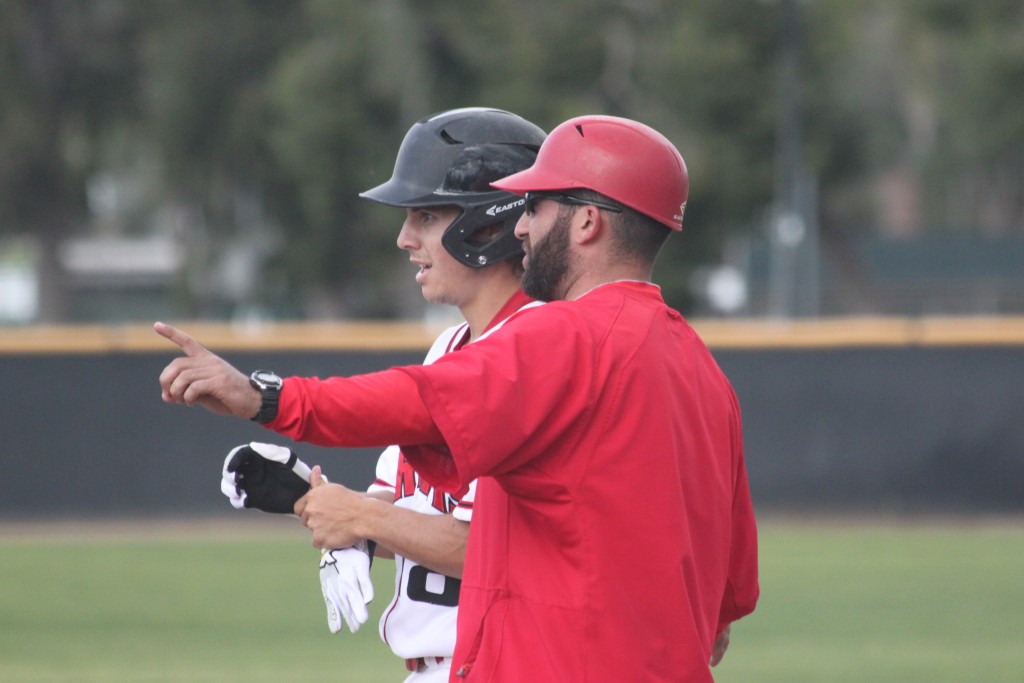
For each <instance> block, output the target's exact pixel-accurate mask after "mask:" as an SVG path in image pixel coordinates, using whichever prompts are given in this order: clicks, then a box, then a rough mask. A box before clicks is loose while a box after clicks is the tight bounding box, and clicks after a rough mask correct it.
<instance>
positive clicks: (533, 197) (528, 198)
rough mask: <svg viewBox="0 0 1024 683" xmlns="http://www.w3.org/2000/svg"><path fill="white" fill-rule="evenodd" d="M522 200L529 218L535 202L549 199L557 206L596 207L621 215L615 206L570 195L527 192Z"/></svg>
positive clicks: (535, 206)
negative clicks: (556, 203)
mask: <svg viewBox="0 0 1024 683" xmlns="http://www.w3.org/2000/svg"><path fill="white" fill-rule="evenodd" d="M523 199H524V200H525V207H526V213H527V215H530V216H532V215H533V213H534V210H535V209H536V208H537V202H539V201H541V200H543V199H550V200H551V201H553V202H558V203H559V204H572V205H574V206H596V207H597V208H599V209H604V210H605V211H611V212H613V213H622V207H621V206H615V205H614V204H608V203H607V202H597V201H594V200H592V199H582V198H580V197H573V196H572V195H571V194H562V193H561V192H527V193H526V195H525V196H524V197H523Z"/></svg>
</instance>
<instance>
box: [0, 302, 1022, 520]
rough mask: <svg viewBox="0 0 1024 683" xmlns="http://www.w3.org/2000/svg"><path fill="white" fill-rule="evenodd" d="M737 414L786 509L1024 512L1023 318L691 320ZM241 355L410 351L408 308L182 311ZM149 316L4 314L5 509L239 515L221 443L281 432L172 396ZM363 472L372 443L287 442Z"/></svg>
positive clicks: (337, 467)
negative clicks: (224, 474)
mask: <svg viewBox="0 0 1024 683" xmlns="http://www.w3.org/2000/svg"><path fill="white" fill-rule="evenodd" d="M694 326H695V327H696V328H697V329H698V331H700V332H701V334H702V336H704V338H705V340H706V341H707V342H708V344H709V346H711V348H712V351H713V352H714V355H715V357H716V358H717V359H718V361H719V363H720V364H721V366H722V367H723V369H724V370H725V372H726V374H727V375H728V376H729V377H730V379H731V380H732V382H733V385H734V386H735V388H736V392H737V394H738V395H739V398H740V403H741V406H742V409H743V413H744V437H745V441H746V452H747V463H748V469H749V472H750V479H751V488H752V490H753V494H754V498H755V504H756V505H757V506H758V508H759V509H760V510H764V511H781V512H787V511H788V512H802V511H814V512H880V513H892V512H950V513H963V512H978V513H988V512H1021V511H1024V494H1022V493H1021V492H1022V491H1024V419H1022V416H1021V413H1022V412H1024V319H1006V318H1000V319H983V318H976V319H962V318H961V319H937V318H936V319H912V320H910V319H842V320H823V321H815V322H806V323H793V322H786V323H783V322H765V321H743V322H724V321H694ZM183 327H184V328H185V329H187V330H189V331H190V332H194V333H195V334H196V336H197V337H198V338H200V339H201V340H202V341H204V343H206V344H207V345H208V346H209V347H211V348H213V349H214V350H215V351H217V352H218V353H220V354H221V355H223V356H225V357H226V358H227V359H228V360H229V361H231V362H232V363H233V364H235V365H236V366H238V367H239V368H243V369H246V370H250V369H255V368H257V367H261V368H269V369H272V370H275V371H277V372H278V373H280V374H284V375H319V376H327V375H331V374H342V375H345V374H354V373H359V372H366V371H372V370H377V369H382V368H385V367H388V366H391V365H394V364H407V363H417V362H419V360H420V359H421V358H422V355H423V353H424V352H425V350H426V348H427V346H428V345H429V343H430V341H431V340H432V338H433V336H434V334H435V333H436V330H433V329H429V328H425V327H423V326H419V325H390V324H340V323H321V324H295V325H277V326H269V327H256V328H252V327H250V328H242V329H239V328H233V327H230V326H223V325H211V324H198V323H196V324H184V325H183ZM173 356H174V353H173V349H171V348H170V346H169V343H168V342H166V341H165V340H163V339H161V338H159V337H158V336H156V335H155V334H154V333H153V332H152V330H151V329H150V328H149V327H148V326H137V327H136V326H118V327H48V328H0V377H2V386H3V389H4V392H5V395H6V396H5V398H6V400H5V401H4V404H5V408H4V410H3V411H2V415H0V436H2V439H0V458H2V470H0V472H2V474H0V519H4V520H13V519H36V518H46V517H63V516H67V515H69V514H71V515H80V516H86V517H111V516H124V515H141V516H164V515H174V516H182V515H209V514H218V513H221V514H237V513H235V512H233V511H232V510H230V508H228V506H227V503H226V501H225V500H224V498H223V497H222V496H221V494H220V492H219V476H220V467H221V463H222V460H223V457H224V455H225V454H226V453H227V451H228V450H230V448H231V447H233V446H234V445H237V444H239V443H243V442H246V441H250V440H259V439H267V440H273V439H275V438H277V440H278V441H280V440H281V439H280V438H279V437H275V435H273V434H271V433H268V432H266V431H264V430H263V429H261V428H259V427H257V426H255V425H252V424H249V423H245V422H240V421H237V420H232V419H229V418H221V417H216V416H213V415H211V414H209V413H207V412H205V411H203V410H201V409H186V408H182V407H177V406H167V405H165V404H163V403H162V402H161V400H160V394H159V386H158V384H157V377H158V375H159V373H160V371H161V369H162V368H163V367H164V366H165V365H166V363H167V362H168V361H169V360H170V359H171V358H172V357H173ZM297 450H299V451H300V454H302V455H303V457H304V458H305V459H306V460H307V461H308V462H310V463H315V462H319V463H321V464H323V465H324V467H325V471H326V472H327V473H328V474H329V475H330V476H332V478H334V479H335V480H339V481H343V482H345V483H347V484H349V485H351V486H355V487H362V486H364V485H365V484H366V483H368V481H369V480H370V478H371V477H372V474H373V468H374V463H375V460H376V457H375V456H376V450H369V449H367V450H362V449H346V450H331V449H322V448H316V447H312V446H307V445H300V446H298V447H297Z"/></svg>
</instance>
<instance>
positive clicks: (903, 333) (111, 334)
mask: <svg viewBox="0 0 1024 683" xmlns="http://www.w3.org/2000/svg"><path fill="white" fill-rule="evenodd" d="M690 323H691V324H692V325H693V327H694V328H695V329H696V330H697V332H698V333H699V334H700V335H701V337H703V338H704V340H705V342H706V343H707V344H708V346H710V347H712V348H713V349H715V348H717V349H807V348H847V347H892V346H1024V316H1021V317H921V318H885V317H878V318H871V317H858V318H822V319H815V320H769V319H728V320H718V319H692V320H691V321H690ZM172 324H174V325H175V326H176V327H179V328H180V329H182V330H184V331H186V332H188V333H189V334H191V335H192V336H194V337H195V338H196V339H198V340H199V341H200V342H202V343H203V344H204V345H206V346H207V347H209V348H210V349H213V350H214V351H426V349H428V348H429V347H430V344H431V342H433V340H434V338H435V337H436V336H437V334H438V333H439V332H440V331H441V330H440V328H439V327H434V326H430V325H426V324H421V323H408V322H405V323H403V322H331V321H321V322H294V323H265V324H264V323H261V324H258V325H233V324H229V323H211V322H174V323H172ZM114 352H146V353H160V352H167V353H175V352H176V351H175V347H174V345H173V344H171V343H170V342H169V341H167V340H166V339H164V338H163V337H160V336H159V335H157V334H156V332H154V331H153V328H152V327H151V326H150V325H147V324H130V325H39V326H28V327H0V354H80V353H85V354H90V353H94V354H101V353H114Z"/></svg>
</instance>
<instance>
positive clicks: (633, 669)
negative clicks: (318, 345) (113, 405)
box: [157, 116, 758, 683]
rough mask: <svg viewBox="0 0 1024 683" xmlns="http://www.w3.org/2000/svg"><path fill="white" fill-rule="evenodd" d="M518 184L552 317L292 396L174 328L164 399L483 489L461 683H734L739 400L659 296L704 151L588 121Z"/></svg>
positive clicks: (622, 123)
mask: <svg viewBox="0 0 1024 683" xmlns="http://www.w3.org/2000/svg"><path fill="white" fill-rule="evenodd" d="M494 185H495V186H496V187H499V188H500V189H504V190H509V191H512V192H515V193H517V194H521V195H524V198H525V202H526V214H525V215H524V217H523V218H522V219H521V220H520V222H519V225H518V226H517V229H516V234H517V236H519V237H520V239H522V240H523V243H524V249H525V251H526V258H525V261H524V265H525V269H526V272H525V275H524V280H523V285H524V290H525V291H526V292H527V294H529V295H531V296H533V297H535V298H537V299H541V300H544V301H549V302H551V303H548V304H547V305H545V306H540V307H537V308H534V309H531V310H528V311H524V312H521V313H519V314H517V315H515V316H513V317H512V318H510V319H509V320H508V321H507V322H506V324H505V325H504V326H503V327H502V328H501V329H499V330H497V331H495V332H494V333H493V334H491V336H490V337H488V338H487V339H484V340H481V341H479V342H478V343H476V344H474V345H473V346H472V347H469V348H467V349H464V350H463V351H461V352H460V353H457V354H450V355H448V356H445V357H444V358H442V359H440V360H439V361H438V362H436V363H435V364H433V365H431V366H425V367H420V366H417V367H406V368H394V369H391V370H388V371H384V372H381V373H375V374H372V375H363V376H359V377H354V378H348V379H345V378H332V379H328V380H324V381H321V380H317V379H303V378H288V379H286V380H284V381H283V383H282V385H281V387H280V388H279V389H272V390H271V391H270V392H269V393H271V394H272V395H269V396H268V395H267V394H268V391H267V390H266V388H264V389H263V390H262V391H258V390H256V389H253V388H251V387H250V384H249V381H248V380H247V378H246V377H245V376H244V375H242V374H241V373H239V372H238V371H237V370H235V369H234V368H231V367H230V366H229V365H227V364H226V363H225V362H224V361H223V360H221V359H219V358H218V357H217V356H214V355H213V354H211V353H210V352H208V351H206V350H205V349H203V348H202V347H201V346H200V345H199V344H198V343H197V342H195V341H194V340H192V339H191V338H190V337H188V336H187V335H185V334H184V333H182V332H179V331H177V330H174V329H173V328H170V327H167V326H162V325H159V324H158V326H157V330H158V332H160V333H161V334H164V336H167V337H168V338H169V339H171V340H172V341H175V342H176V343H178V344H179V345H180V346H182V348H183V350H184V351H185V352H186V354H187V356H186V357H184V358H179V359H176V360H175V361H173V362H172V363H171V364H170V365H169V366H168V367H167V368H166V369H165V370H164V372H163V374H162V375H161V386H162V389H163V396H164V400H165V401H168V402H177V403H187V404H189V405H192V404H195V403H202V404H203V405H205V406H206V407H208V408H210V409H211V410H214V411H215V412H220V413H228V414H233V415H235V416H238V417H246V418H251V417H253V416H254V415H257V416H261V418H262V419H263V420H264V421H266V424H267V426H268V427H269V428H271V429H274V430H275V431H278V432H280V433H282V434H286V435H289V436H291V437H293V438H295V439H298V440H303V441H311V442H314V443H318V444H322V445H334V446H369V445H384V444H388V443H393V442H397V443H401V444H403V451H404V452H405V453H406V455H407V457H408V458H409V460H410V462H412V463H413V465H414V466H415V467H416V468H417V469H418V470H419V471H420V472H421V473H422V474H423V475H424V476H425V477H426V478H427V479H428V480H430V481H431V482H432V483H434V484H435V485H436V486H437V487H439V488H441V489H448V490H455V489H458V488H459V487H461V486H462V485H464V484H465V483H467V482H469V481H471V480H473V479H478V480H479V481H478V484H477V486H478V489H477V498H476V509H475V513H474V521H473V525H472V526H471V528H470V538H469V544H468V548H467V556H466V564H465V569H464V575H463V583H462V595H461V599H460V611H459V625H458V638H457V643H456V650H455V656H454V663H453V666H452V679H451V680H452V681H455V682H458V681H469V682H474V681H480V682H482V681H487V682H518V681H532V682H539V681H552V682H553V681H559V682H563V681H580V682H584V681H587V682H593V683H603V682H604V681H666V682H668V681H672V682H679V681H687V682H688V681H711V680H712V676H711V672H710V668H709V664H710V662H711V661H712V659H713V657H717V656H720V655H721V651H722V650H723V648H724V645H725V644H726V643H727V640H728V634H729V631H728V628H729V624H730V623H731V622H732V621H734V620H736V619H739V618H740V617H742V616H744V615H746V614H748V613H750V612H751V611H752V610H753V609H754V605H755V603H756V600H757V597H758V584H757V542H756V527H755V521H754V513H753V508H752V505H751V501H750V494H749V489H748V485H747V475H746V468H745V465H744V459H743V445H742V427H741V421H740V410H739V406H738V403H737V401H736V397H735V394H734V393H733V390H732V388H731V386H730V384H729V382H728V380H727V379H726V378H725V376H724V375H723V374H722V372H721V371H720V370H719V368H718V366H717V364H716V363H715V361H714V360H713V359H712V357H711V355H710V353H709V352H708V350H707V348H706V347H705V345H704V344H703V342H702V341H701V340H700V338H699V337H698V335H697V334H696V333H695V332H694V331H693V329H692V328H691V327H690V326H689V325H688V324H687V323H686V321H685V320H684V319H683V317H682V316H681V315H680V314H679V313H677V312H676V311H674V310H672V309H670V308H669V307H667V306H666V305H665V303H664V301H663V300H662V297H661V293H660V290H659V289H658V288H657V287H656V286H655V285H653V284H652V283H651V273H652V270H653V266H654V261H655V258H656V255H657V253H658V251H659V250H660V248H661V246H662V245H663V244H664V242H665V240H666V238H667V237H668V236H669V234H670V233H671V232H672V231H674V230H680V229H681V227H682V216H683V212H684V209H685V204H686V198H687V193H688V177H687V172H686V167H685V165H684V163H683V160H682V157H681V156H680V155H679V153H678V152H677V151H676V149H675V147H674V146H673V145H672V144H671V143H670V142H669V141H668V140H667V139H665V138H664V137H663V136H662V135H661V134H659V133H657V132H656V131H654V130H652V129H651V128H649V127H647V126H644V125H642V124H639V123H636V122H634V121H630V120H626V119H620V118H615V117H604V116H585V117H579V118H576V119H572V120H570V121H567V122H565V123H563V124H562V125H560V126H558V127H557V128H555V130H553V131H552V132H551V134H550V135H549V136H548V138H547V140H546V141H545V142H544V144H543V145H542V147H541V149H540V153H539V155H538V157H537V161H536V163H535V164H534V165H533V167H531V168H530V169H528V170H526V171H523V172H521V173H518V174H516V175H513V176H510V177H508V178H505V179H503V180H501V181H499V182H497V183H494ZM274 401H277V402H278V408H277V414H276V416H274V415H273V410H272V408H273V406H272V404H273V402H274ZM268 405H269V406H270V408H271V409H270V410H268ZM296 511H297V512H298V513H299V514H300V515H301V516H302V518H303V520H304V521H305V522H306V524H307V526H309V527H310V528H311V529H312V530H313V533H314V538H313V540H314V543H315V544H316V545H319V546H330V547H339V546H340V545H346V544H349V543H351V542H352V541H353V540H355V539H354V538H352V537H351V536H350V534H347V533H346V532H345V530H339V529H337V528H328V527H327V526H326V525H325V523H324V520H326V519H327V516H326V511H325V510H324V506H323V502H322V501H321V500H320V498H319V497H318V488H316V487H315V488H314V489H313V490H312V491H311V492H310V493H309V494H308V495H307V496H306V497H305V498H303V499H302V500H301V501H300V502H299V503H298V505H297V508H296ZM716 650H717V656H716Z"/></svg>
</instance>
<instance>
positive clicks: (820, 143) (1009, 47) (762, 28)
mask: <svg viewBox="0 0 1024 683" xmlns="http://www.w3.org/2000/svg"><path fill="white" fill-rule="evenodd" d="M783 4H784V3H782V2H780V1H779V0H762V1H759V2H749V3H713V2H697V3H677V2H670V1H669V0H563V1H562V2H559V3H552V2H545V1H543V0H522V1H521V2H516V3H509V2H504V1H503V0H479V1H478V2H474V3H464V2H455V1H453V0H373V1H371V2H363V3H355V2H336V1H335V0H296V1H293V2H285V3H282V2H274V1H273V0H222V1H220V2H216V3H195V2H188V1H186V0H164V1H162V2H159V3H139V2H131V1H130V0H0V235H3V234H33V235H39V236H41V237H43V238H44V239H43V245H44V246H45V247H46V248H47V250H46V258H45V259H44V261H45V263H44V266H45V267H46V268H48V269H49V270H50V271H52V270H54V265H53V264H54V245H55V244H56V243H57V241H58V240H59V239H61V238H62V237H65V236H68V235H78V234H87V233H89V232H96V231H99V230H103V229H105V228H104V226H102V225H100V222H101V221H99V220H98V219H97V218H98V217H97V215H96V212H95V211H94V209H95V208H96V207H95V206H93V205H92V202H91V200H90V187H92V186H93V185H95V184H96V181H97V178H101V179H102V178H103V177H112V178H114V179H116V180H118V181H119V182H122V183H124V182H126V180H131V181H133V182H135V183H138V184H142V185H144V191H143V192H142V195H143V197H142V200H140V202H139V206H137V207H135V208H134V209H133V210H134V211H135V212H136V213H135V214H133V215H132V216H130V217H129V220H126V221H123V225H121V226H120V228H119V229H121V230H126V231H135V232H147V231H166V230H168V229H171V230H173V231H176V233H177V234H178V235H179V237H180V239H182V240H183V241H184V242H185V243H186V244H187V245H188V247H189V251H190V253H189V256H190V261H189V262H190V266H189V268H190V270H189V273H188V277H187V279H186V280H185V281H183V282H182V287H181V299H180V301H179V302H178V306H179V308H180V310H181V312H182V314H186V315H197V316H215V317H222V316H228V315H236V314H238V313H239V311H240V310H244V309H245V308H246V307H250V306H251V307H255V308H261V309H263V310H269V311H270V312H271V313H272V314H273V315H275V316H296V317H315V316H390V315H398V314H409V313H411V312H413V311H416V310H419V307H420V306H422V304H421V302H420V301H419V298H418V297H416V296H415V288H414V287H413V286H412V285H411V284H408V283H409V282H410V277H408V271H407V267H406V266H405V264H404V260H403V259H402V258H401V255H400V254H399V252H398V251H397V250H396V249H395V248H394V237H395V234H396V232H397V229H398V225H399V222H400V219H401V216H400V214H399V213H396V212H395V211H393V210H391V211H389V210H387V209H383V208H381V207H378V206H375V205H373V204H371V203H369V202H365V201H363V200H360V199H358V196H357V195H358V192H360V191H362V190H365V189H367V188H369V187H372V186H374V185H375V184H377V183H379V182H382V181H383V180H385V179H387V178H388V177H389V175H390V173H391V168H392V164H393V161H394V154H395V152H396V150H397V148H398V144H399V142H400V140H401V138H402V136H403V134H404V133H405V131H406V130H407V129H408V127H409V126H410V125H411V124H412V123H413V122H414V121H416V120H417V119H419V118H420V117H422V116H424V115H426V114H429V113H432V112H436V111H440V110H443V109H449V108H452V107H461V106H471V105H486V106H496V107H501V108H505V109H509V110H512V111H515V112H517V113H519V114H522V115H523V116H526V117H527V118H529V119H531V120H533V121H535V122H536V123H538V124H539V125H541V126H542V127H545V128H547V129H550V128H552V127H553V126H555V125H556V124H558V123H559V122H561V121H563V120H565V119H567V118H569V117H571V116H575V115H579V114H583V113H608V114H617V115H622V116H628V117H632V118H635V119H638V120H641V121H644V122H646V123H649V124H651V125H653V126H654V127H656V128H658V129H659V130H661V131H663V132H664V133H665V134H666V135H667V136H668V137H669V138H670V139H671V140H673V141H674V142H675V143H676V144H677V146H678V147H679V148H680V150H681V151H682V153H683V155H684V158H685V159H686V161H687V164H688V167H689V170H690V174H691V182H692V185H691V201H690V203H689V205H688V208H687V218H686V230H685V232H684V233H683V235H682V236H680V237H679V238H678V239H673V240H670V241H669V244H668V246H667V247H666V250H665V253H664V255H663V257H662V259H661V261H660V263H659V267H658V273H657V274H656V275H657V278H658V280H659V282H660V283H661V284H662V285H663V290H664V292H665V296H666V298H667V299H668V300H669V302H670V303H672V304H673V305H675V306H677V307H679V308H682V309H684V310H689V309H691V307H692V306H693V305H694V304H695V303H696V302H695V300H694V299H693V294H692V282H693V281H694V279H695V278H694V275H695V273H697V272H698V271H699V270H700V268H701V267H702V266H703V265H706V264H709V263H716V262H718V261H720V260H721V259H722V258H723V254H724V253H725V252H726V251H727V250H729V249H730V248H732V247H730V245H731V244H732V245H735V244H737V243H742V242H744V241H747V242H750V241H756V240H758V239H761V238H762V232H763V229H764V226H765V225H766V224H767V217H768V216H769V213H770V210H771V208H772V205H773V202H775V201H776V194H777V191H778V190H777V188H778V185H779V179H778V172H779V164H778V162H777V158H778V150H777V144H778V139H779V123H778V122H779V120H780V115H781V112H782V111H783V110H784V107H785V106H786V104H787V100H786V97H790V96H789V95H786V94H785V93H786V92H787V91H786V90H785V89H784V88H781V87H780V77H781V75H782V71H781V69H782V62H781V59H782V58H781V55H782V54H783V47H785V46H786V45H787V42H786V41H787V40H789V39H788V38H787V36H786V34H785V33H784V30H783V29H784V22H783V13H782V7H783ZM797 5H798V6H799V9H800V12H801V19H802V22H803V24H802V25H803V26H804V28H805V30H804V31H803V33H802V35H801V40H800V50H799V53H800V57H801V61H800V69H799V75H800V82H799V83H798V88H797V89H796V90H794V91H792V92H797V93H798V95H799V102H798V103H796V104H797V105H798V106H797V107H796V108H793V107H791V108H790V111H791V112H792V111H796V113H797V114H799V125H800V126H801V129H800V139H801V148H800V150H799V153H800V155H801V162H802V163H804V164H806V167H807V169H808V171H809V172H810V174H811V175H813V176H814V177H815V178H816V179H817V181H818V183H817V184H818V187H820V214H821V235H822V239H823V242H824V247H825V249H824V251H825V253H826V254H828V255H829V256H830V258H831V259H832V262H833V264H835V265H836V266H837V267H838V268H839V270H840V272H841V273H842V274H843V278H844V279H845V280H846V281H848V282H851V283H854V284H853V287H854V289H856V288H857V287H859V286H862V287H863V288H864V291H865V292H866V294H865V295H864V296H863V297H862V299H863V300H864V301H865V302H869V301H870V299H871V296H870V295H869V294H870V292H869V289H870V287H869V284H870V283H868V282H867V276H866V275H865V274H864V272H862V269H860V268H859V267H858V258H859V256H858V253H857V250H856V248H855V246H856V244H857V241H858V240H859V239H860V238H861V237H862V236H863V235H865V234H872V233H876V232H877V233H881V234H886V235H889V236H893V237H901V236H913V235H916V234H920V233H921V232H922V231H923V230H926V229H939V230H945V231H949V232H980V233H983V234H993V235H995V234H1003V233H1008V232H1016V233H1018V234H1019V233H1020V231H1021V228H1022V226H1024V177H1022V176H1024V144H1022V140H1024V115H1022V114H1021V112H1024V101H1022V100H1024V89H1022V88H1020V83H1021V82H1022V81H1024V18H1022V13H1024V9H1022V6H1021V4H1020V2H1019V0H992V1H991V2H985V3H974V2H969V1H968V0H906V2H903V3H887V2H881V1H880V0H867V1H865V2H857V3H848V2H837V1H835V0H808V1H804V0H801V1H800V2H798V3H797ZM787 6H792V3H790V4H789V5H787ZM793 53H794V52H793V51H790V54H793ZM790 104H793V102H790ZM122 208H123V207H122ZM147 212H148V213H147ZM166 215H173V216H175V217H176V218H175V219H174V220H170V221H168V220H167V219H166ZM168 225H170V228H168ZM51 274H52V273H51ZM43 281H44V282H47V283H50V282H54V281H56V279H55V278H53V277H47V276H45V275H44V278H43ZM858 283H860V284H858ZM58 291H59V290H58V289H57V288H53V289H51V290H48V291H47V292H46V293H45V296H44V310H43V317H44V319H59V318H61V317H62V316H65V315H66V312H65V311H63V310H62V308H61V305H60V300H59V297H58V296H56V294H55V292H58Z"/></svg>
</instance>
